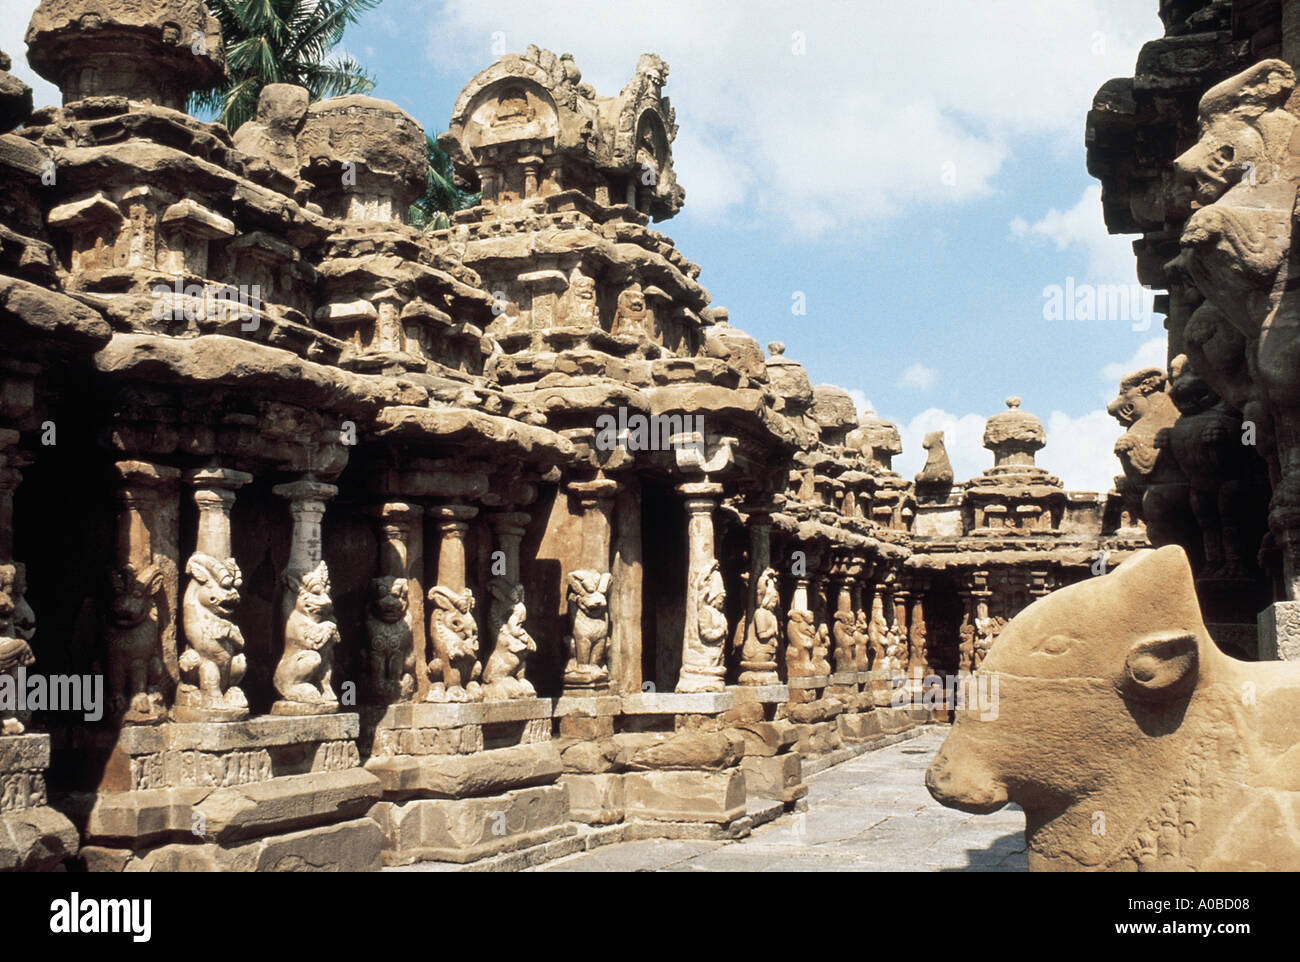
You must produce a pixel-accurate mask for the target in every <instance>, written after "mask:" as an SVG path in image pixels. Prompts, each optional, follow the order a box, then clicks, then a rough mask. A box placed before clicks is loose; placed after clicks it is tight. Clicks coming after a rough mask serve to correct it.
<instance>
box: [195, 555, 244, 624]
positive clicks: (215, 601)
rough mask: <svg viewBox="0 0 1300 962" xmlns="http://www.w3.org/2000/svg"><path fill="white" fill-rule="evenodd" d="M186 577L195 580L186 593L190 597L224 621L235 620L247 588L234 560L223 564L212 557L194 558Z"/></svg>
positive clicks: (200, 556) (227, 560)
mask: <svg viewBox="0 0 1300 962" xmlns="http://www.w3.org/2000/svg"><path fill="white" fill-rule="evenodd" d="M185 573H186V574H187V575H189V576H190V578H191V579H192V580H191V581H190V584H189V587H188V588H187V589H186V594H187V595H188V596H190V597H192V598H194V599H195V600H197V601H198V603H199V605H201V606H202V607H204V608H207V609H208V610H209V611H212V612H214V613H216V614H218V615H220V616H221V617H223V618H231V617H233V616H234V614H235V609H237V608H238V607H239V589H240V588H241V587H242V586H243V584H244V578H243V575H241V574H240V572H239V565H237V564H235V559H234V558H228V559H226V560H225V561H219V560H218V559H216V558H213V557H212V556H211V555H206V554H193V555H191V556H190V560H189V561H188V562H186V564H185Z"/></svg>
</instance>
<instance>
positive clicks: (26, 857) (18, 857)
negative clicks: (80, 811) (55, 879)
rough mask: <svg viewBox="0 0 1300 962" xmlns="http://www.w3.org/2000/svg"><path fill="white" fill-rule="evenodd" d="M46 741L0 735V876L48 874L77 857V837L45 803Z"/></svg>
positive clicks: (43, 737) (37, 737) (34, 734)
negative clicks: (0, 801)
mask: <svg viewBox="0 0 1300 962" xmlns="http://www.w3.org/2000/svg"><path fill="white" fill-rule="evenodd" d="M49 765H50V736H49V735H46V734H43V733H40V732H28V733H27V734H25V735H4V736H0V799H3V805H4V814H2V815H0V872H47V871H50V870H51V869H53V868H55V867H56V866H57V865H58V864H59V863H60V862H62V861H63V860H64V859H66V858H68V857H69V856H72V855H75V854H76V853H77V845H78V843H79V842H80V840H81V839H80V837H79V836H78V834H77V830H76V828H74V827H73V824H72V822H70V821H69V820H68V819H67V817H66V816H65V815H63V814H62V813H61V812H57V811H55V810H54V809H53V808H50V807H49V806H48V805H47V804H46V788H45V770H46V769H47V768H49Z"/></svg>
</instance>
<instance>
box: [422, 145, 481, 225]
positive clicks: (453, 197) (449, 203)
mask: <svg viewBox="0 0 1300 962" xmlns="http://www.w3.org/2000/svg"><path fill="white" fill-rule="evenodd" d="M424 140H425V146H426V148H427V150H428V154H429V185H428V189H427V190H425V192H424V195H423V196H422V197H420V198H418V199H417V200H416V201H415V203H414V204H412V205H411V214H410V222H411V226H412V227H418V228H419V229H420V230H423V231H431V230H443V229H444V228H447V227H450V226H451V215H452V214H454V213H456V211H458V210H464V209H465V208H467V207H473V206H474V205H475V204H477V203H478V201H479V195H478V194H467V193H465V191H463V190H461V189H460V188H458V187H457V186H456V184H455V182H454V178H453V176H452V170H451V158H450V157H448V156H447V154H446V153H445V152H444V151H443V149H442V148H441V147H439V146H438V142H437V141H436V140H434V139H433V138H432V137H429V136H427V135H426V136H425V138H424Z"/></svg>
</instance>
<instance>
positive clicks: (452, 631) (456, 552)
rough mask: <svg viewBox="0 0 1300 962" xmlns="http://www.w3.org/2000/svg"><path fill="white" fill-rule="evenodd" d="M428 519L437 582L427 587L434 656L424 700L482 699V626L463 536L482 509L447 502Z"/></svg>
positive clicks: (431, 661) (464, 700)
mask: <svg viewBox="0 0 1300 962" xmlns="http://www.w3.org/2000/svg"><path fill="white" fill-rule="evenodd" d="M430 515H431V516H432V517H433V519H434V521H435V522H436V523H437V525H438V580H437V583H436V584H434V586H433V587H432V588H430V589H429V595H428V600H429V601H430V602H431V603H432V604H433V617H432V618H431V619H430V629H429V633H430V635H431V636H432V639H433V652H432V657H431V659H430V661H429V668H428V675H429V682H430V686H429V692H428V694H427V695H426V696H425V700H426V701H431V702H466V701H481V700H482V698H483V689H482V685H481V684H480V678H481V676H482V673H483V666H482V664H481V662H480V661H479V657H478V655H479V651H478V622H477V621H476V620H475V614H474V592H473V591H472V590H471V589H470V588H469V587H468V586H467V584H466V579H465V533H466V532H467V531H468V530H469V522H470V520H471V519H473V518H474V517H476V516H477V515H478V508H474V507H471V506H469V505H464V504H447V505H441V506H439V507H436V508H433V509H432V510H431V511H430Z"/></svg>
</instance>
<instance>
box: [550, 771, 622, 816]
mask: <svg viewBox="0 0 1300 962" xmlns="http://www.w3.org/2000/svg"><path fill="white" fill-rule="evenodd" d="M560 784H561V785H563V786H564V787H565V788H567V789H568V790H569V815H570V817H571V818H573V820H574V821H577V822H582V823H584V824H586V825H614V824H616V823H618V822H621V821H623V819H624V817H625V816H626V815H627V794H626V792H624V790H623V776H622V774H619V773H615V772H606V773H602V774H577V773H574V774H569V773H566V774H564V775H561V776H560Z"/></svg>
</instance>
